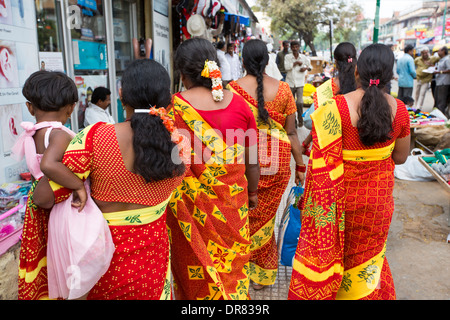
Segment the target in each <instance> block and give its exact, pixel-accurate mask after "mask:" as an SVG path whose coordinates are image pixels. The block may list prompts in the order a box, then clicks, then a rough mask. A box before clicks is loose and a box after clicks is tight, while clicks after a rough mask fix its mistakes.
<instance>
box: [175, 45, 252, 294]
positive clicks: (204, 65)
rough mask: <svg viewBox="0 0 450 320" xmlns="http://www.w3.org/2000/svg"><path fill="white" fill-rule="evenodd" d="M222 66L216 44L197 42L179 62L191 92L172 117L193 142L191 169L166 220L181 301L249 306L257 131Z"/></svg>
mask: <svg viewBox="0 0 450 320" xmlns="http://www.w3.org/2000/svg"><path fill="white" fill-rule="evenodd" d="M217 61H218V59H217V53H216V50H215V49H214V47H213V46H212V44H211V43H210V42H209V41H207V40H204V39H199V38H194V39H189V40H187V41H184V42H183V43H182V44H181V45H180V46H179V47H178V49H177V52H176V54H175V67H176V69H177V70H179V71H180V75H181V80H182V81H183V84H184V86H185V88H186V90H185V91H182V92H179V93H176V94H175V95H174V97H173V108H172V110H171V112H170V113H171V114H172V116H173V117H174V119H175V123H176V125H177V127H178V128H179V130H180V132H182V133H183V134H186V135H187V136H188V137H190V139H191V145H190V147H189V150H188V151H189V153H188V154H189V155H190V156H191V165H190V168H189V169H188V170H187V173H186V177H185V178H184V179H183V182H182V183H181V185H179V186H178V188H177V189H176V190H175V192H174V194H173V196H172V198H171V199H170V202H169V208H170V212H169V213H168V215H167V222H168V227H169V232H170V235H171V245H172V246H171V249H172V271H173V276H174V294H175V299H177V300H200V299H201V300H216V299H226V300H228V299H232V300H245V299H249V294H248V291H249V283H250V280H249V258H250V238H249V224H248V212H249V210H252V209H253V208H254V207H255V206H256V204H257V199H258V198H257V196H256V194H255V191H256V188H257V186H258V179H259V165H258V159H257V156H256V157H253V158H251V157H250V154H251V153H254V154H256V123H255V120H254V118H253V115H252V113H251V110H250V109H249V107H248V106H247V104H246V103H245V101H244V100H243V99H242V98H241V97H239V96H238V95H235V94H232V93H231V92H229V91H228V90H223V88H222V85H221V80H220V78H221V75H220V71H219V68H218V66H217ZM252 135H253V137H252ZM252 149H254V151H253V152H252V151H251V150H252ZM244 157H245V158H244Z"/></svg>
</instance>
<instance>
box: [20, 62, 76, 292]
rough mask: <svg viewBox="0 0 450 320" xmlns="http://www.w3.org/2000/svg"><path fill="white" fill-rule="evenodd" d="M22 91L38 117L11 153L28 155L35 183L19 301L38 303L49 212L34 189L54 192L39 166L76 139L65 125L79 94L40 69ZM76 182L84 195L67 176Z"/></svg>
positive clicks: (42, 288)
mask: <svg viewBox="0 0 450 320" xmlns="http://www.w3.org/2000/svg"><path fill="white" fill-rule="evenodd" d="M22 93H23V95H24V97H25V98H26V99H27V103H26V104H27V108H28V111H29V112H30V114H31V115H32V116H34V117H35V118H36V123H35V124H33V123H31V122H23V123H22V127H23V128H24V129H25V131H24V133H23V134H22V135H21V136H20V138H19V140H18V141H17V143H16V144H15V145H14V147H13V150H12V152H13V155H14V157H16V158H17V160H21V159H22V158H23V157H25V159H26V162H27V166H28V169H29V170H30V173H31V175H32V180H33V184H32V186H31V189H30V192H29V194H28V201H27V205H26V210H25V219H24V225H23V231H22V245H21V247H20V254H19V292H18V294H19V300H40V299H48V284H47V259H46V257H47V239H48V221H49V214H50V210H49V209H45V208H44V207H41V206H39V205H37V204H36V200H39V196H37V197H35V195H34V193H35V192H34V191H35V190H36V188H37V186H38V185H40V186H42V188H43V189H44V194H45V193H47V194H49V193H52V192H51V189H50V185H49V183H48V179H47V178H46V177H44V174H43V172H42V171H41V167H40V163H41V160H42V158H44V157H45V158H48V157H54V156H55V154H56V155H58V153H64V150H65V149H66V147H67V146H68V145H69V142H70V141H71V139H72V137H74V136H75V133H74V132H72V131H71V130H69V129H68V128H66V127H65V126H64V125H63V124H64V123H66V121H67V120H68V119H69V117H70V115H71V114H72V112H73V109H74V108H75V103H76V102H77V101H78V90H77V87H76V85H75V83H74V82H73V80H72V79H70V78H69V77H68V76H67V75H65V74H64V73H62V72H51V71H45V70H41V71H37V72H35V73H33V74H32V75H31V76H30V77H29V78H28V79H27V80H26V81H25V84H24V87H23V89H22ZM66 170H68V169H67V168H66ZM69 173H70V172H69ZM69 180H70V181H69ZM73 181H75V183H74V185H73V186H72V187H73V189H77V181H79V182H80V184H78V187H79V188H80V190H79V191H80V194H82V192H83V190H84V185H83V183H82V181H81V180H80V179H78V178H77V177H75V176H73V177H70V176H69V178H68V181H67V182H68V183H69V182H70V183H73ZM45 191H46V192H45Z"/></svg>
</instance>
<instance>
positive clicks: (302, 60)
mask: <svg viewBox="0 0 450 320" xmlns="http://www.w3.org/2000/svg"><path fill="white" fill-rule="evenodd" d="M291 51H292V52H291V53H288V54H287V55H286V56H285V57H284V68H285V70H286V82H287V83H288V84H289V87H290V88H291V91H292V94H293V95H294V98H295V100H296V104H297V118H298V124H299V126H302V125H303V118H302V114H303V87H304V85H305V78H306V74H307V71H311V70H312V67H311V61H310V60H309V59H308V57H306V56H305V55H303V54H301V53H300V43H299V42H298V41H291Z"/></svg>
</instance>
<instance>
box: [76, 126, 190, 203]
mask: <svg viewBox="0 0 450 320" xmlns="http://www.w3.org/2000/svg"><path fill="white" fill-rule="evenodd" d="M93 129H94V128H93ZM89 134H91V132H88V135H89ZM89 140H90V141H89ZM86 149H87V151H89V152H88V153H87V155H88V157H89V158H90V159H86V160H90V161H89V163H90V165H89V168H87V169H88V170H90V172H91V173H90V179H91V193H92V197H93V198H95V199H97V200H101V201H108V202H128V203H137V204H141V205H146V206H154V205H157V204H159V203H161V202H163V201H164V200H166V199H167V198H168V197H169V196H170V195H171V194H172V192H173V191H174V190H175V188H176V187H177V186H178V185H179V184H180V183H181V181H182V180H183V177H184V175H182V176H180V177H174V178H170V179H165V180H162V181H156V182H149V183H147V182H146V181H145V179H144V178H143V177H142V176H141V175H139V174H136V173H133V172H131V171H128V170H127V168H126V167H125V163H124V161H123V158H122V154H121V152H120V148H119V142H118V141H117V137H116V131H115V128H114V125H112V124H101V125H99V126H98V128H97V130H94V132H93V134H92V136H91V139H89V137H88V138H87V141H86ZM71 156H72V157H73V156H74V155H71ZM85 156H86V154H83V155H82V157H85Z"/></svg>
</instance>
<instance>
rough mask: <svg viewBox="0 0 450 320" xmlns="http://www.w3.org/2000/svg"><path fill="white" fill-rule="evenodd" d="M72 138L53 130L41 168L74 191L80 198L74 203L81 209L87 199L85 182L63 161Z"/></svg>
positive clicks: (54, 179) (53, 178)
mask: <svg viewBox="0 0 450 320" xmlns="http://www.w3.org/2000/svg"><path fill="white" fill-rule="evenodd" d="M71 140H72V138H71V137H70V136H69V135H68V134H67V133H66V132H64V131H62V130H52V132H51V133H50V137H49V145H48V147H47V149H46V150H45V152H44V155H43V157H42V160H41V170H42V172H43V173H44V174H45V175H46V176H47V177H48V178H49V179H50V180H52V181H54V182H56V183H57V184H59V185H62V186H64V187H66V188H68V189H72V190H73V191H74V193H75V194H74V196H77V197H78V198H79V200H80V202H79V203H74V205H76V206H77V207H79V210H80V211H81V210H82V209H83V207H84V205H85V203H86V199H87V195H86V190H85V188H84V183H83V181H82V180H81V179H80V178H78V177H77V176H76V175H75V174H74V173H73V172H72V171H70V170H69V168H67V167H66V166H65V165H64V164H63V163H62V159H63V157H64V152H65V151H66V149H67V146H68V145H69V143H70V141H71Z"/></svg>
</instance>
